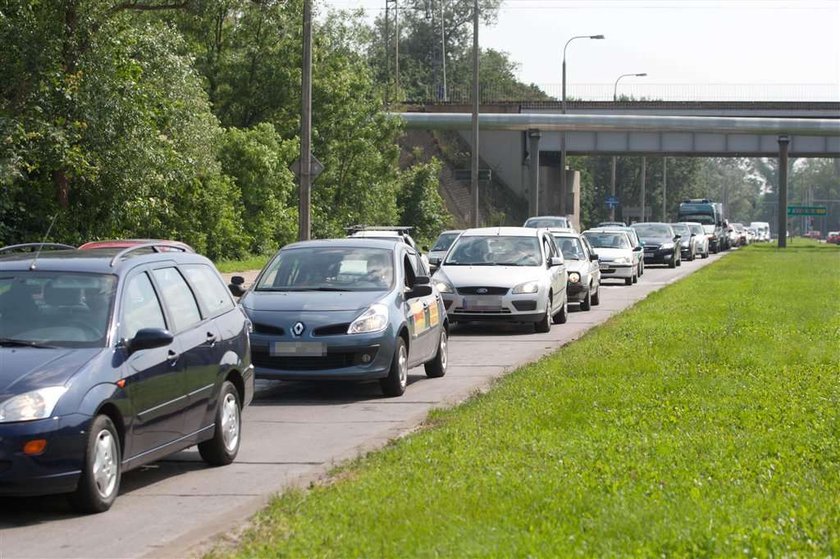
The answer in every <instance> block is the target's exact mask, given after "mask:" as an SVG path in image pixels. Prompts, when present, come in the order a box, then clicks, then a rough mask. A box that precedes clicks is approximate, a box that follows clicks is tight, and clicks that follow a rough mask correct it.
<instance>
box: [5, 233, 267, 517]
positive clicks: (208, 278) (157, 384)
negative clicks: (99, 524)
mask: <svg viewBox="0 0 840 559" xmlns="http://www.w3.org/2000/svg"><path fill="white" fill-rule="evenodd" d="M9 248H10V247H7V248H6V249H0V495H42V494H51V493H68V494H69V496H70V500H71V503H72V504H73V505H74V506H75V507H76V508H77V509H78V510H80V511H83V512H100V511H104V510H107V509H108V508H110V506H111V504H112V503H113V502H114V499H115V498H116V496H117V494H118V493H119V486H120V478H121V474H122V472H124V471H126V470H129V469H132V468H136V467H138V466H140V465H142V464H146V463H148V462H151V461H153V460H157V459H159V458H161V457H163V456H166V455H168V454H170V453H173V452H176V451H179V450H182V449H184V448H187V447H189V446H192V445H196V444H197V445H198V450H199V452H200V454H201V456H202V458H203V459H204V460H205V461H206V462H208V463H210V464H212V465H224V464H228V463H230V462H232V461H233V460H234V458H235V457H236V454H237V452H238V450H239V444H240V428H241V410H242V407H244V406H245V405H247V404H248V403H249V402H250V401H251V399H252V398H253V393H254V374H253V367H252V365H251V354H250V341H249V329H250V322H249V321H248V319H247V317H246V316H245V315H244V313H243V312H242V310H241V309H240V308H239V307H238V306H237V305H236V304H235V303H234V301H233V299H232V297H231V295H230V293H229V292H228V289H227V287H226V286H225V284H224V282H223V280H222V279H221V277H220V276H219V273H218V271H217V270H216V269H215V267H214V266H213V264H212V263H211V262H210V261H209V260H208V259H206V258H204V257H203V256H200V255H197V254H192V253H189V252H181V251H180V249H167V250H165V251H164V250H162V249H161V247H160V243H158V244H157V245H152V244H147V245H138V246H134V247H131V248H127V249H123V250H120V249H95V250H75V249H65V250H46V249H48V248H50V247H46V246H37V247H36V248H35V249H34V250H32V251H30V252H20V251H18V250H14V249H15V248H18V247H11V248H12V249H11V250H9ZM42 249H44V250H42Z"/></svg>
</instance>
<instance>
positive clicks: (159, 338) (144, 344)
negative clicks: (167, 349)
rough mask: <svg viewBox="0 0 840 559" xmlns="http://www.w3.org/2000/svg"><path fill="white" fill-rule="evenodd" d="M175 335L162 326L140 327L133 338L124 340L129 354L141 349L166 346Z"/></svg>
mask: <svg viewBox="0 0 840 559" xmlns="http://www.w3.org/2000/svg"><path fill="white" fill-rule="evenodd" d="M174 339H175V336H173V335H172V332H170V331H169V330H166V329H164V328H141V329H140V330H138V331H137V333H136V334H135V335H134V337H133V338H131V339H130V340H128V342H126V349H128V353H129V355H130V354H132V353H134V352H136V351H140V350H141V349H153V348H156V347H164V346H168V345H169V344H171V343H172V340H174Z"/></svg>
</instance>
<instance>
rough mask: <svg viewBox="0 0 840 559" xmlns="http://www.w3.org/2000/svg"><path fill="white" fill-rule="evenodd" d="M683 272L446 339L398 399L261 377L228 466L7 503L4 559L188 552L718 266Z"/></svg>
mask: <svg viewBox="0 0 840 559" xmlns="http://www.w3.org/2000/svg"><path fill="white" fill-rule="evenodd" d="M718 258H720V255H717V256H715V255H712V257H711V258H709V259H708V260H696V261H694V262H684V263H683V265H682V266H681V267H679V268H676V269H669V268H664V267H659V266H657V267H648V268H647V269H646V271H645V275H644V276H643V277H642V278H641V279H640V281H639V283H638V284H635V285H633V286H624V285H623V282H622V283H619V282H618V281H617V280H608V281H605V282H604V284H603V285H602V294H601V304H600V305H599V306H597V307H592V310H591V311H588V312H581V311H577V310H576V308H575V306H571V307H570V308H571V309H572V312H571V313H570V316H569V321H568V323H567V324H563V325H554V326H553V327H552V329H551V332H549V333H548V334H534V333H533V328H532V327H530V326H524V325H523V326H517V325H489V324H486V325H476V326H473V325H459V326H457V327H455V328H454V329H453V332H452V336H451V339H450V354H449V359H450V363H449V371H448V372H447V374H446V376H445V377H443V378H440V379H429V378H426V375H425V373H424V372H423V369H422V367H421V368H416V369H413V370H412V371H411V372H410V376H409V387H408V389H407V391H406V393H405V395H404V396H403V397H401V398H384V397H383V396H382V395H381V392H380V390H379V385H378V383H371V384H352V383H335V384H332V383H321V384H315V383H311V384H310V383H291V382H268V381H258V383H257V395H256V397H255V399H254V402H253V404H252V405H251V406H250V407H249V408H247V409H246V410H245V412H244V416H243V419H244V424H243V433H242V437H243V440H242V446H241V449H240V452H239V456H238V458H237V460H236V462H234V463H233V464H231V465H230V466H226V467H221V468H210V467H207V466H205V465H204V463H203V462H201V459H200V458H199V456H198V452H197V450H196V449H194V448H193V449H189V450H186V451H184V452H180V453H178V454H176V455H173V456H172V457H170V458H168V459H166V460H163V461H160V462H157V463H155V464H152V465H150V466H147V467H143V468H141V469H139V470H134V471H131V472H128V473H126V474H125V475H124V476H123V480H122V489H121V491H120V496H119V498H118V499H117V501H116V503H115V504H114V506H113V508H112V509H111V510H110V511H109V512H107V513H104V514H98V515H92V516H76V515H74V514H73V513H72V512H71V511H70V509H69V508H68V506H67V504H66V502H65V500H64V499H63V498H62V497H60V496H56V497H47V498H39V499H12V498H5V499H0V559H8V558H17V557H37V558H52V557H60V558H64V559H67V558H74V557H85V558H96V557H107V558H117V557H120V558H122V557H126V558H128V557H131V558H135V557H184V556H189V555H195V554H197V553H200V552H201V550H202V549H206V548H207V546H208V544H210V543H212V541H213V540H214V538H215V537H216V536H218V535H222V534H225V533H232V532H235V531H237V530H238V529H239V528H241V527H243V526H244V525H245V523H246V521H247V518H248V517H249V515H251V514H252V513H254V512H256V511H257V510H259V509H260V508H261V507H262V506H263V505H264V504H265V503H266V502H267V501H268V500H269V498H270V497H271V495H272V494H275V493H276V492H278V491H282V490H283V489H285V488H289V487H293V486H298V487H305V486H306V485H308V484H309V483H311V482H313V481H315V480H318V479H319V478H322V477H324V476H325V475H326V473H327V472H328V471H329V470H330V468H332V467H333V466H335V465H337V464H338V463H340V462H342V461H344V460H346V459H348V458H352V457H355V456H357V455H359V454H360V453H364V452H366V451H368V450H372V449H375V448H379V447H381V446H383V445H384V444H385V443H386V442H387V441H388V440H390V439H392V438H394V437H398V436H400V435H402V434H404V433H407V432H409V431H411V430H412V429H413V428H415V427H416V426H417V425H418V424H419V423H420V422H422V421H423V419H424V418H425V417H426V414H427V413H428V411H429V410H430V409H432V408H436V407H442V406H448V405H452V404H455V403H457V402H460V401H462V400H464V399H465V398H468V397H469V396H470V395H471V394H473V393H475V391H477V390H485V389H487V388H488V387H489V386H490V385H491V383H492V381H493V379H495V378H497V377H499V376H501V375H503V374H505V373H506V372H509V371H511V370H513V369H515V368H517V367H518V366H520V365H522V364H524V363H528V362H530V361H534V360H536V359H538V358H540V357H541V356H543V355H545V354H547V353H550V352H551V351H553V350H556V349H557V348H558V347H560V346H562V345H564V344H566V343H569V342H571V341H573V340H575V339H577V338H579V337H580V336H581V335H582V334H583V333H584V332H586V331H587V330H588V329H590V328H592V327H593V326H595V325H597V324H600V323H602V322H604V321H606V320H607V319H608V318H609V317H610V316H612V315H614V314H616V313H618V312H620V311H622V310H624V309H625V308H627V307H629V306H631V305H633V304H634V303H635V302H637V301H639V300H641V299H643V298H645V297H646V296H647V295H648V294H649V293H651V292H653V291H656V290H658V289H661V288H662V287H663V286H665V285H667V284H669V283H672V282H674V281H676V280H678V279H680V278H682V277H684V276H686V275H688V274H690V273H692V272H694V271H695V270H697V269H699V268H700V267H702V266H705V265H707V264H709V263H711V262H714V261H715V260H717V259H718Z"/></svg>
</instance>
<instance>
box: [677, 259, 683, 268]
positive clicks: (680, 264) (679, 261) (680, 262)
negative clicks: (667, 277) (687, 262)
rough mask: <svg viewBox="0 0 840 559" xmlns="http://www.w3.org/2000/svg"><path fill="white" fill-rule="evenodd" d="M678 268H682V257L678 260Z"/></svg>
mask: <svg viewBox="0 0 840 559" xmlns="http://www.w3.org/2000/svg"><path fill="white" fill-rule="evenodd" d="M677 266H682V257H680V258H677Z"/></svg>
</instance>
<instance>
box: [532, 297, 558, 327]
mask: <svg viewBox="0 0 840 559" xmlns="http://www.w3.org/2000/svg"><path fill="white" fill-rule="evenodd" d="M552 322H553V318H552V316H551V297H549V298H548V301H546V303H545V314H544V315H543V317H542V319H540V321H539V322H535V323H534V332H537V333H538V334H545V333H547V332H550V331H551V323H552Z"/></svg>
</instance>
